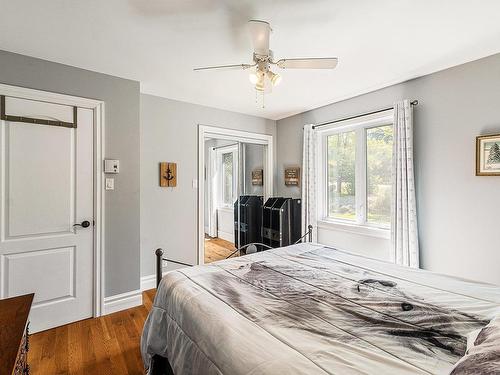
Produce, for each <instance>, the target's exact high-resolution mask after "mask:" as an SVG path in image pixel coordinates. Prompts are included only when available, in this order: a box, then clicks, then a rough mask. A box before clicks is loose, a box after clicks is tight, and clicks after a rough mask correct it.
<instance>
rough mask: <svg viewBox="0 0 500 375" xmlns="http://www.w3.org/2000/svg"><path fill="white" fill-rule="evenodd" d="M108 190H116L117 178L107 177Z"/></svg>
mask: <svg viewBox="0 0 500 375" xmlns="http://www.w3.org/2000/svg"><path fill="white" fill-rule="evenodd" d="M106 190H115V179H114V178H107V179H106Z"/></svg>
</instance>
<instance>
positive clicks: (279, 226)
mask: <svg viewBox="0 0 500 375" xmlns="http://www.w3.org/2000/svg"><path fill="white" fill-rule="evenodd" d="M300 233H301V214H300V199H293V198H283V197H274V198H269V199H268V200H267V201H266V203H265V204H264V207H263V209H262V242H263V243H264V244H265V245H268V246H271V247H283V246H288V245H293V244H294V243H295V242H296V241H297V240H298V239H299V238H300Z"/></svg>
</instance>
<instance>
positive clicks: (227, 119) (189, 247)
mask: <svg viewBox="0 0 500 375" xmlns="http://www.w3.org/2000/svg"><path fill="white" fill-rule="evenodd" d="M198 124H203V125H212V126H218V127H226V128H232V129H238V130H243V131H249V132H257V133H262V134H271V135H275V132H276V123H275V121H272V120H266V119H262V118H258V117H253V116H247V115H242V114H238V113H234V112H228V111H223V110H218V109H213V108H209V107H203V106H199V105H196V104H189V103H184V102H179V101H175V100H170V99H164V98H160V97H156V96H151V95H141V275H142V276H147V275H151V274H153V273H154V256H153V251H154V249H155V248H157V247H162V248H164V249H166V251H167V254H168V256H169V257H171V258H172V259H176V260H179V261H183V262H188V263H195V262H196V258H197V252H198V249H197V229H198V214H197V211H198V208H197V200H198V193H197V189H195V188H193V187H192V181H193V180H196V179H198V169H197V168H198V167H197V166H198ZM160 161H170V162H176V163H177V173H178V176H177V187H175V188H160V187H159V186H158V163H159V162H160Z"/></svg>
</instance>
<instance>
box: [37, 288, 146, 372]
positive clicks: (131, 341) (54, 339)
mask: <svg viewBox="0 0 500 375" xmlns="http://www.w3.org/2000/svg"><path fill="white" fill-rule="evenodd" d="M154 293H155V290H154V289H153V290H148V291H146V292H144V293H143V294H142V296H143V303H144V305H143V306H138V307H134V308H132V309H128V310H124V311H120V312H117V313H114V314H110V315H106V316H103V317H100V318H94V319H86V320H82V321H80V322H75V323H71V324H68V325H65V326H62V327H58V328H54V329H50V330H47V331H44V332H40V333H36V334H34V335H31V336H30V350H29V354H28V358H29V365H30V368H31V374H35V375H36V374H43V375H56V374H82V375H83V374H86V375H88V374H92V375H93V374H99V375H101V374H103V375H104V374H120V375H122V374H134V375H135V374H141V375H142V374H144V369H143V365H142V358H141V353H140V349H139V345H140V340H141V333H142V327H143V325H144V321H145V320H146V317H147V314H148V312H149V310H150V309H151V304H152V302H153V299H154Z"/></svg>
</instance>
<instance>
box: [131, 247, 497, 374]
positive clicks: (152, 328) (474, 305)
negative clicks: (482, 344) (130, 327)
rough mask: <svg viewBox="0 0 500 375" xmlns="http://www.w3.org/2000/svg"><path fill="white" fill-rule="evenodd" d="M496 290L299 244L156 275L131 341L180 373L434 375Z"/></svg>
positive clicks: (489, 310) (488, 310) (490, 313)
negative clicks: (136, 339) (137, 336)
mask: <svg viewBox="0 0 500 375" xmlns="http://www.w3.org/2000/svg"><path fill="white" fill-rule="evenodd" d="M499 312H500V287H497V286H493V285H488V284H482V283H475V282H471V281H467V280H462V279H459V278H454V277H449V276H444V275H440V274H435V273H431V272H428V271H423V270H415V269H409V268H405V267H400V266H397V265H394V264H390V263H385V262H381V261H377V260H373V259H368V258H365V257H362V256H358V255H354V254H350V253H346V252H343V251H339V250H335V249H332V248H328V247H325V246H322V245H313V244H299V245H294V246H290V247H286V248H280V249H275V250H269V251H265V252H260V253H256V254H252V255H248V256H244V257H240V258H234V259H230V260H225V261H220V262H216V263H212V264H210V265H206V266H197V267H191V268H184V269H181V270H177V271H175V272H171V273H169V274H168V275H167V276H165V277H164V278H163V280H162V282H161V284H160V287H159V289H158V292H157V295H156V298H155V301H154V306H153V308H152V311H151V312H150V314H149V316H148V319H147V321H146V324H145V327H144V332H143V336H142V343H141V349H142V354H143V359H144V363H145V367H146V369H148V368H149V365H150V361H151V357H152V356H153V355H155V354H156V355H160V356H163V357H165V358H167V359H168V361H169V362H170V364H171V366H172V369H173V370H174V373H175V374H176V375H181V374H231V375H239V374H248V375H249V374H446V373H449V371H450V370H451V368H452V367H453V365H454V364H455V363H456V362H457V361H458V360H459V359H460V358H461V357H462V356H463V355H464V353H465V350H466V345H467V339H466V337H467V335H468V334H469V333H470V332H472V331H474V330H477V329H480V328H482V327H484V326H485V325H486V324H488V322H489V321H490V320H491V319H492V318H493V317H494V316H495V315H498V314H499Z"/></svg>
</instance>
